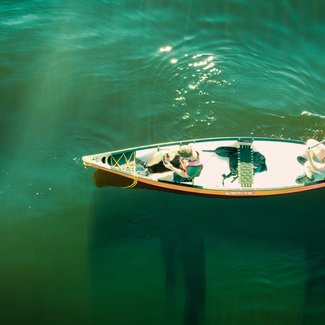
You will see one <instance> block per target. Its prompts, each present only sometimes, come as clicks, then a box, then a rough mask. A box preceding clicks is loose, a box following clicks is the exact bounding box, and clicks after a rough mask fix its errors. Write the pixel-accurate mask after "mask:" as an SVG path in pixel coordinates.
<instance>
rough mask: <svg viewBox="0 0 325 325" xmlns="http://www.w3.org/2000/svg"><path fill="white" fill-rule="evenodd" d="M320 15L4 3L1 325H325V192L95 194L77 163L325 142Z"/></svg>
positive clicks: (112, 190)
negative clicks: (196, 146)
mask: <svg viewBox="0 0 325 325" xmlns="http://www.w3.org/2000/svg"><path fill="white" fill-rule="evenodd" d="M324 12H325V5H324V4H323V2H322V1H302V0H300V1H295V2H293V1H289V0H285V1H281V2H279V1H272V2H264V1H257V0H255V1H240V0H238V1H225V0H224V1H194V0H192V1H181V0H178V1H177V0H175V1H167V0H165V1H157V0H147V1H143V0H142V1H125V0H121V1H112V0H110V1H109V0H107V1H88V2H86V1H73V0H69V1H65V2H61V1H54V0H52V1H51V0H47V1H40V0H38V1H34V0H32V1H1V3H0V28H1V33H0V42H1V46H0V76H1V78H0V85H1V86H0V109H1V120H0V121H1V128H0V146H1V155H0V175H1V178H0V203H1V210H0V211H1V213H0V323H1V324H186V325H187V324H236V325H237V324H250V325H253V324H277V325H278V324H299V325H300V324H322V323H323V320H324V317H325V298H324V297H325V240H324V239H323V237H324V228H325V222H324V220H323V219H324V216H323V213H322V210H323V205H324V190H317V191H312V192H308V193H302V194H295V195H289V196H281V197H273V198H260V199H243V200H242V199H211V198H210V199H207V198H199V197H193V196H182V195H176V194H171V193H162V192H158V191H150V190H144V189H128V190H126V189H123V188H120V187H116V186H96V183H95V182H94V180H93V173H94V171H93V170H91V169H90V168H85V167H84V166H83V165H82V161H81V156H83V155H86V154H92V153H97V152H103V151H108V150H113V149H121V148H126V147H132V146H138V145H146V144H150V143H157V142H166V141H175V140H179V139H192V138H203V137H217V136H238V135H239V136H263V137H264V136H265V137H281V138H291V139H299V140H306V139H308V138H310V137H314V138H316V139H318V140H322V139H323V138H324V133H325V132H324V129H325V127H324V126H325V123H324V121H325V120H324V118H325V109H324V107H325V105H324V104H325V100H324V96H323V94H324V85H325V79H324V75H325V74H324V72H325V64H324V60H323V57H324V54H325V53H324V51H325V48H324V21H325V16H324V15H325V14H324ZM97 185H99V184H98V182H97ZM101 185H103V184H101Z"/></svg>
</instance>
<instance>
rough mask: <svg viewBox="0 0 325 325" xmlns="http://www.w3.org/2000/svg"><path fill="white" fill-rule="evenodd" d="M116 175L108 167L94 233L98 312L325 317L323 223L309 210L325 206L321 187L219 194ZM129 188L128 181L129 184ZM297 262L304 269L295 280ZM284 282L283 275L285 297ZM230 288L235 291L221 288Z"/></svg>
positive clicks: (186, 319)
mask: <svg viewBox="0 0 325 325" xmlns="http://www.w3.org/2000/svg"><path fill="white" fill-rule="evenodd" d="M97 176H98V175H97ZM110 177H111V175H106V176H105V175H103V174H102V175H101V177H100V178H99V180H98V179H97V181H96V185H97V187H100V188H97V189H96V191H95V193H96V199H95V201H94V214H93V220H92V225H91V230H90V231H91V232H90V239H91V246H90V257H91V269H92V282H93V288H94V305H95V307H96V318H97V319H102V320H106V321H111V322H114V323H115V324H121V323H122V324H123V323H127V322H128V321H129V322H130V323H132V324H152V323H155V324H166V323H168V324H184V325H188V324H210V323H223V324H235V323H237V324H238V323H245V322H249V323H250V324H261V323H265V322H270V323H272V324H273V323H274V324H278V323H283V324H284V323H286V324H301V323H304V324H311V323H312V324H318V323H320V321H321V320H322V319H324V311H325V307H324V303H325V276H324V274H325V271H324V270H325V249H324V247H325V241H324V239H323V234H324V229H325V222H324V221H323V220H322V219H323V216H320V215H318V216H309V215H307V214H306V213H305V211H306V206H317V205H319V203H320V202H321V200H322V197H323V193H324V191H323V189H322V190H316V191H312V192H307V193H298V194H294V195H288V196H279V197H271V198H258V199H232V200H229V199H211V198H202V197H195V196H187V195H179V194H170V193H164V192H158V191H134V190H133V189H131V190H123V189H121V188H118V187H120V186H121V178H119V177H117V179H116V177H113V180H114V181H113V182H112V179H110ZM128 185H130V184H129V181H128V180H126V183H124V184H123V185H122V186H128ZM106 186H108V187H106ZM111 186H114V187H111ZM316 243H317V244H316ZM302 247H305V257H304V256H303V255H300V251H301V248H302ZM207 251H208V255H207ZM297 251H298V253H297ZM283 252H288V253H287V254H288V255H285V253H283ZM292 252H293V253H292ZM291 253H292V255H290V254H291ZM277 254H278V257H277ZM207 256H209V260H207ZM304 258H305V260H304ZM250 259H251V261H250ZM277 259H278V261H279V262H278V264H277V263H275V264H276V265H275V266H274V265H273V264H274V261H276V260H277ZM297 259H299V263H297V264H295V263H296V260H297ZM287 260H289V262H286V261H287ZM290 261H293V262H290ZM269 263H270V264H269ZM282 263H287V264H286V265H282ZM290 263H291V264H290ZM297 265H298V267H299V268H300V271H299V272H300V273H299V275H297V276H296V278H294V279H292V278H291V277H292V274H295V268H296V267H297ZM208 266H209V268H212V267H214V268H215V270H216V271H213V272H212V271H211V269H209V268H208ZM288 270H289V271H288ZM277 272H278V273H277ZM279 272H283V274H282V275H281V274H279ZM228 273H229V276H227V275H228ZM211 274H212V275H211ZM223 274H226V275H223ZM274 274H276V275H274ZM300 274H304V276H300ZM208 276H209V281H208V279H207V277H208ZM222 281H226V282H227V283H226V284H224V285H223V284H222ZM245 281H246V282H248V283H251V282H252V283H254V284H256V285H254V286H251V285H250V284H249V285H247V284H246V282H245ZM277 281H284V282H285V283H282V284H281V288H285V290H287V292H286V294H285V295H283V292H280V291H281V290H283V289H281V290H280V289H279V287H278V286H277V285H275V284H276V283H277ZM292 281H293V283H294V284H293V285H292V284H291V283H292ZM207 283H209V286H214V287H213V288H211V287H207ZM291 287H295V288H294V289H290V288H291ZM220 288H221V289H220ZM228 288H233V289H232V291H231V290H229V292H230V293H229V292H228V291H225V290H223V289H226V290H227V289H228ZM288 288H289V289H288ZM300 288H302V289H300ZM290 290H291V291H290ZM208 292H209V294H208ZM297 292H298V293H299V294H300V295H301V298H299V299H300V300H301V301H303V303H302V304H300V303H299V301H300V300H299V299H298V298H297V299H296V300H297V301H298V302H297V301H296V302H294V303H292V304H291V300H295V297H294V295H296V293H297ZM286 295H287V296H289V297H291V298H287V300H285V303H286V304H287V305H286V306H282V305H281V306H280V305H277V304H278V301H279V300H280V301H281V299H284V298H282V297H283V296H284V297H285V296H286ZM246 296H247V301H245V297H246ZM208 297H209V299H210V301H208V300H207V298H208ZM211 297H212V298H211ZM243 297H244V299H243ZM261 297H264V298H263V299H265V301H264V302H261V301H260V300H261ZM265 297H266V298H267V297H271V298H269V300H270V301H275V302H276V303H275V306H274V304H272V303H271V302H269V300H268V299H266V298H265ZM211 299H212V300H213V299H215V300H213V301H212V302H211ZM272 299H273V300H272ZM263 303H264V304H263ZM268 303H269V304H268ZM149 306H150V307H149ZM256 306H260V309H259V307H256ZM297 306H299V307H297ZM225 309H227V310H225ZM125 310H128V315H130V316H128V315H127V314H126V313H125ZM283 310H284V311H283ZM288 315H289V316H288Z"/></svg>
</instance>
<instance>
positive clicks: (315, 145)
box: [308, 139, 325, 150]
mask: <svg viewBox="0 0 325 325" xmlns="http://www.w3.org/2000/svg"><path fill="white" fill-rule="evenodd" d="M324 142H325V139H324V140H323V141H320V142H319V143H316V144H314V145H313V146H311V147H308V150H310V149H312V148H314V147H317V146H318V145H319V144H321V143H324Z"/></svg>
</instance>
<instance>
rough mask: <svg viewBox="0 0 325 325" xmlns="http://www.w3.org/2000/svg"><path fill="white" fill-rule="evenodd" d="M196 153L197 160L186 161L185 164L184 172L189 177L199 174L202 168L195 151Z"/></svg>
mask: <svg viewBox="0 0 325 325" xmlns="http://www.w3.org/2000/svg"><path fill="white" fill-rule="evenodd" d="M197 155H198V160H195V161H188V163H187V165H186V169H185V172H186V174H187V175H188V176H190V177H191V178H194V177H197V176H199V175H200V173H201V170H202V168H203V165H202V164H201V163H200V160H199V153H197Z"/></svg>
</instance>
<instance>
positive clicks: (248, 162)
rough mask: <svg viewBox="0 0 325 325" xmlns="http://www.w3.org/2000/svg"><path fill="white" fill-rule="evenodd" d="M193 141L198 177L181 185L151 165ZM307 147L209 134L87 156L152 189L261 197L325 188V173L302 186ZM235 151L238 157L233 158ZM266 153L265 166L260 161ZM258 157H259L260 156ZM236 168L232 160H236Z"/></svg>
mask: <svg viewBox="0 0 325 325" xmlns="http://www.w3.org/2000/svg"><path fill="white" fill-rule="evenodd" d="M181 145H190V146H191V147H192V149H193V150H195V151H197V152H198V153H199V155H200V162H201V164H202V166H203V168H202V170H201V173H200V174H199V176H197V177H195V178H193V180H190V181H189V180H186V181H181V182H180V183H176V182H174V181H171V180H166V178H168V177H166V175H170V174H171V173H172V172H171V171H170V170H167V169H166V170H163V171H160V172H149V171H148V169H147V168H145V164H146V163H148V162H149V161H150V160H151V159H152V158H153V157H154V156H156V155H157V154H165V153H167V152H169V151H172V150H174V151H177V150H178V149H179V148H180V146H181ZM305 150H306V146H305V144H304V142H302V141H299V140H288V139H275V138H249V137H232V138H206V139H192V140H186V141H175V142H167V143H159V144H152V145H148V146H140V147H134V148H127V149H123V150H116V151H109V152H104V153H98V154H93V155H87V156H84V157H82V160H83V162H84V164H85V165H86V166H90V167H93V168H95V169H98V170H102V171H105V172H107V173H112V174H115V175H119V176H120V177H122V178H124V179H128V180H130V185H129V186H128V187H135V186H137V185H139V186H141V187H148V188H150V189H157V190H163V191H173V192H178V193H183V194H194V195H202V196H210V197H260V196H272V195H283V194H290V193H297V192H303V191H309V190H314V189H319V188H324V187H325V181H324V177H322V176H321V175H319V174H315V176H314V180H313V181H312V182H308V183H303V184H297V183H296V179H297V177H299V176H301V175H303V174H304V170H303V165H302V164H301V163H299V162H298V160H297V157H298V156H301V155H303V154H304V152H305ZM230 154H231V155H233V154H235V156H230ZM256 155H259V156H258V157H259V158H261V157H262V162H263V163H264V168H258V167H259V166H257V165H256V161H255V158H256ZM258 157H257V158H258ZM234 159H235V165H236V166H235V171H234V169H233V168H232V167H234V166H232V165H231V164H234Z"/></svg>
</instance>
